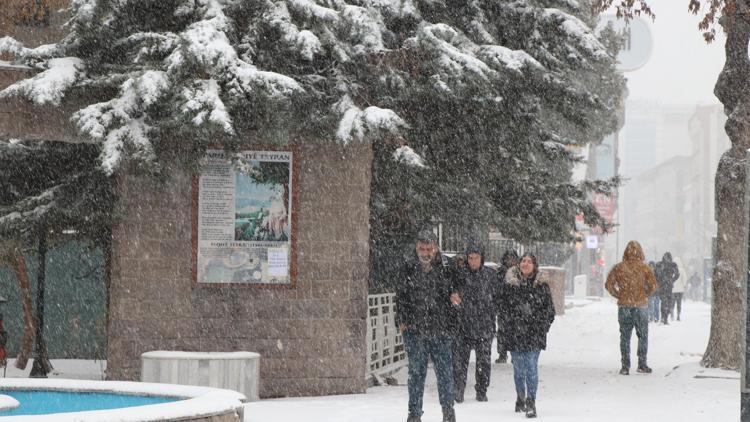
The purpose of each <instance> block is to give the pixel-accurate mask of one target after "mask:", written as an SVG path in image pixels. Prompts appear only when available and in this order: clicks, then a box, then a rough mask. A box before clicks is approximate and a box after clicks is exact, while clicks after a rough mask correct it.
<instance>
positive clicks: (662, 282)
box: [654, 252, 680, 325]
mask: <svg viewBox="0 0 750 422" xmlns="http://www.w3.org/2000/svg"><path fill="white" fill-rule="evenodd" d="M654 275H656V282H657V284H658V285H659V287H658V290H657V293H658V294H659V299H660V300H661V322H662V324H665V325H666V324H669V314H670V312H672V300H673V299H672V287H674V282H675V281H676V280H677V279H678V278H680V270H678V269H677V264H676V263H675V262H674V261H672V254H671V253H669V252H667V253H665V254H664V257H662V259H661V261H659V262H658V263H656V271H654Z"/></svg>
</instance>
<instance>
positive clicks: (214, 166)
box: [195, 150, 293, 285]
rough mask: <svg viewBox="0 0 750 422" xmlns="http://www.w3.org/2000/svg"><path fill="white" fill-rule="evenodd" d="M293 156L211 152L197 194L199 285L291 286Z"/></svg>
mask: <svg viewBox="0 0 750 422" xmlns="http://www.w3.org/2000/svg"><path fill="white" fill-rule="evenodd" d="M292 160H293V155H292V152H291V151H241V152H239V153H237V154H235V155H233V156H232V157H228V156H227V155H226V153H225V152H224V151H223V150H209V151H207V154H206V157H205V158H204V159H203V160H202V162H201V166H202V167H201V174H200V176H199V178H198V191H197V207H198V210H197V245H196V251H195V256H196V260H195V261H196V266H197V268H196V282H197V283H198V284H203V285H210V284H251V285H252V284H290V283H291V274H290V268H291V264H292V263H291V253H290V252H291V249H292V244H291V238H292V235H291V234H292V218H291V216H292V212H293V210H292V188H293V186H292V181H293V177H292V169H293V166H292Z"/></svg>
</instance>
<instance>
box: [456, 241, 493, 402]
mask: <svg viewBox="0 0 750 422" xmlns="http://www.w3.org/2000/svg"><path fill="white" fill-rule="evenodd" d="M466 261H467V264H468V265H467V267H466V268H465V269H463V270H461V271H460V272H459V273H458V277H457V279H456V287H457V290H458V294H459V296H460V297H461V306H460V307H459V308H458V321H459V323H458V330H457V332H456V338H455V340H454V342H453V378H454V384H455V389H454V396H455V400H456V402H457V403H461V402H463V401H464V390H465V388H466V377H467V374H468V371H469V356H470V355H471V351H472V350H474V354H475V355H476V373H475V374H476V376H475V380H476V384H475V386H474V389H475V390H476V399H477V401H487V388H488V387H489V385H490V372H491V365H492V338H493V337H494V336H495V314H496V312H495V310H496V300H497V293H498V291H499V285H498V283H497V274H496V273H495V270H493V269H491V268H488V267H485V266H484V248H483V247H482V246H481V245H478V244H473V245H470V246H469V247H468V248H467V249H466Z"/></svg>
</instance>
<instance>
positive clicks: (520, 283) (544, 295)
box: [499, 267, 555, 351]
mask: <svg viewBox="0 0 750 422" xmlns="http://www.w3.org/2000/svg"><path fill="white" fill-rule="evenodd" d="M502 293H503V294H502V297H501V300H500V314H499V319H500V320H501V321H502V323H503V325H504V326H505V327H507V330H506V332H505V335H504V337H505V345H506V347H507V348H508V350H510V351H532V350H543V349H546V348H547V332H549V329H550V326H551V325H552V322H553V321H554V320H555V308H554V306H553V304H552V293H551V292H550V288H549V285H547V283H545V282H540V281H538V280H537V279H536V276H534V277H532V278H531V279H525V278H523V276H521V272H520V270H519V269H518V267H513V268H511V269H510V270H508V273H507V275H506V276H505V284H504V285H503V292H502Z"/></svg>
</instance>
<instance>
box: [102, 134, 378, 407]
mask: <svg viewBox="0 0 750 422" xmlns="http://www.w3.org/2000/svg"><path fill="white" fill-rule="evenodd" d="M298 148H299V149H298V154H297V156H296V159H297V160H299V166H298V167H297V168H298V169H299V177H298V187H297V189H298V191H297V192H298V201H297V204H296V206H297V211H298V214H297V239H298V240H297V281H296V287H294V288H274V289H270V288H205V287H202V288H199V287H194V285H193V280H192V265H193V264H192V253H191V252H192V243H191V224H192V223H191V221H192V219H191V178H190V177H189V176H188V175H186V174H184V173H180V172H175V173H174V174H172V176H171V178H170V180H168V181H166V182H165V183H160V182H154V181H152V180H149V179H147V178H143V177H139V176H138V175H136V174H134V173H133V172H130V173H129V174H127V175H125V176H122V177H121V179H120V188H119V189H120V194H121V210H122V219H121V221H120V223H119V224H118V225H117V226H116V228H115V230H114V239H113V252H112V253H113V256H112V276H111V287H110V320H109V347H108V353H109V355H108V362H107V375H108V378H110V379H117V380H137V379H139V375H140V374H139V371H140V367H139V356H140V354H141V353H143V352H146V351H150V350H184V351H204V352H208V351H240V350H246V351H252V352H258V353H260V354H261V374H260V375H261V393H260V394H261V397H278V396H297V395H322V394H341V393H357V392H364V390H365V387H366V383H365V368H366V359H365V356H366V353H367V348H366V338H365V335H366V333H365V331H366V320H365V318H366V316H367V276H368V259H369V190H370V189H369V187H370V168H371V162H372V150H371V148H370V146H369V145H364V144H357V145H353V146H349V147H342V146H340V145H336V144H335V143H334V142H317V143H310V142H300V143H299V144H298ZM248 149H252V147H248Z"/></svg>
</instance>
